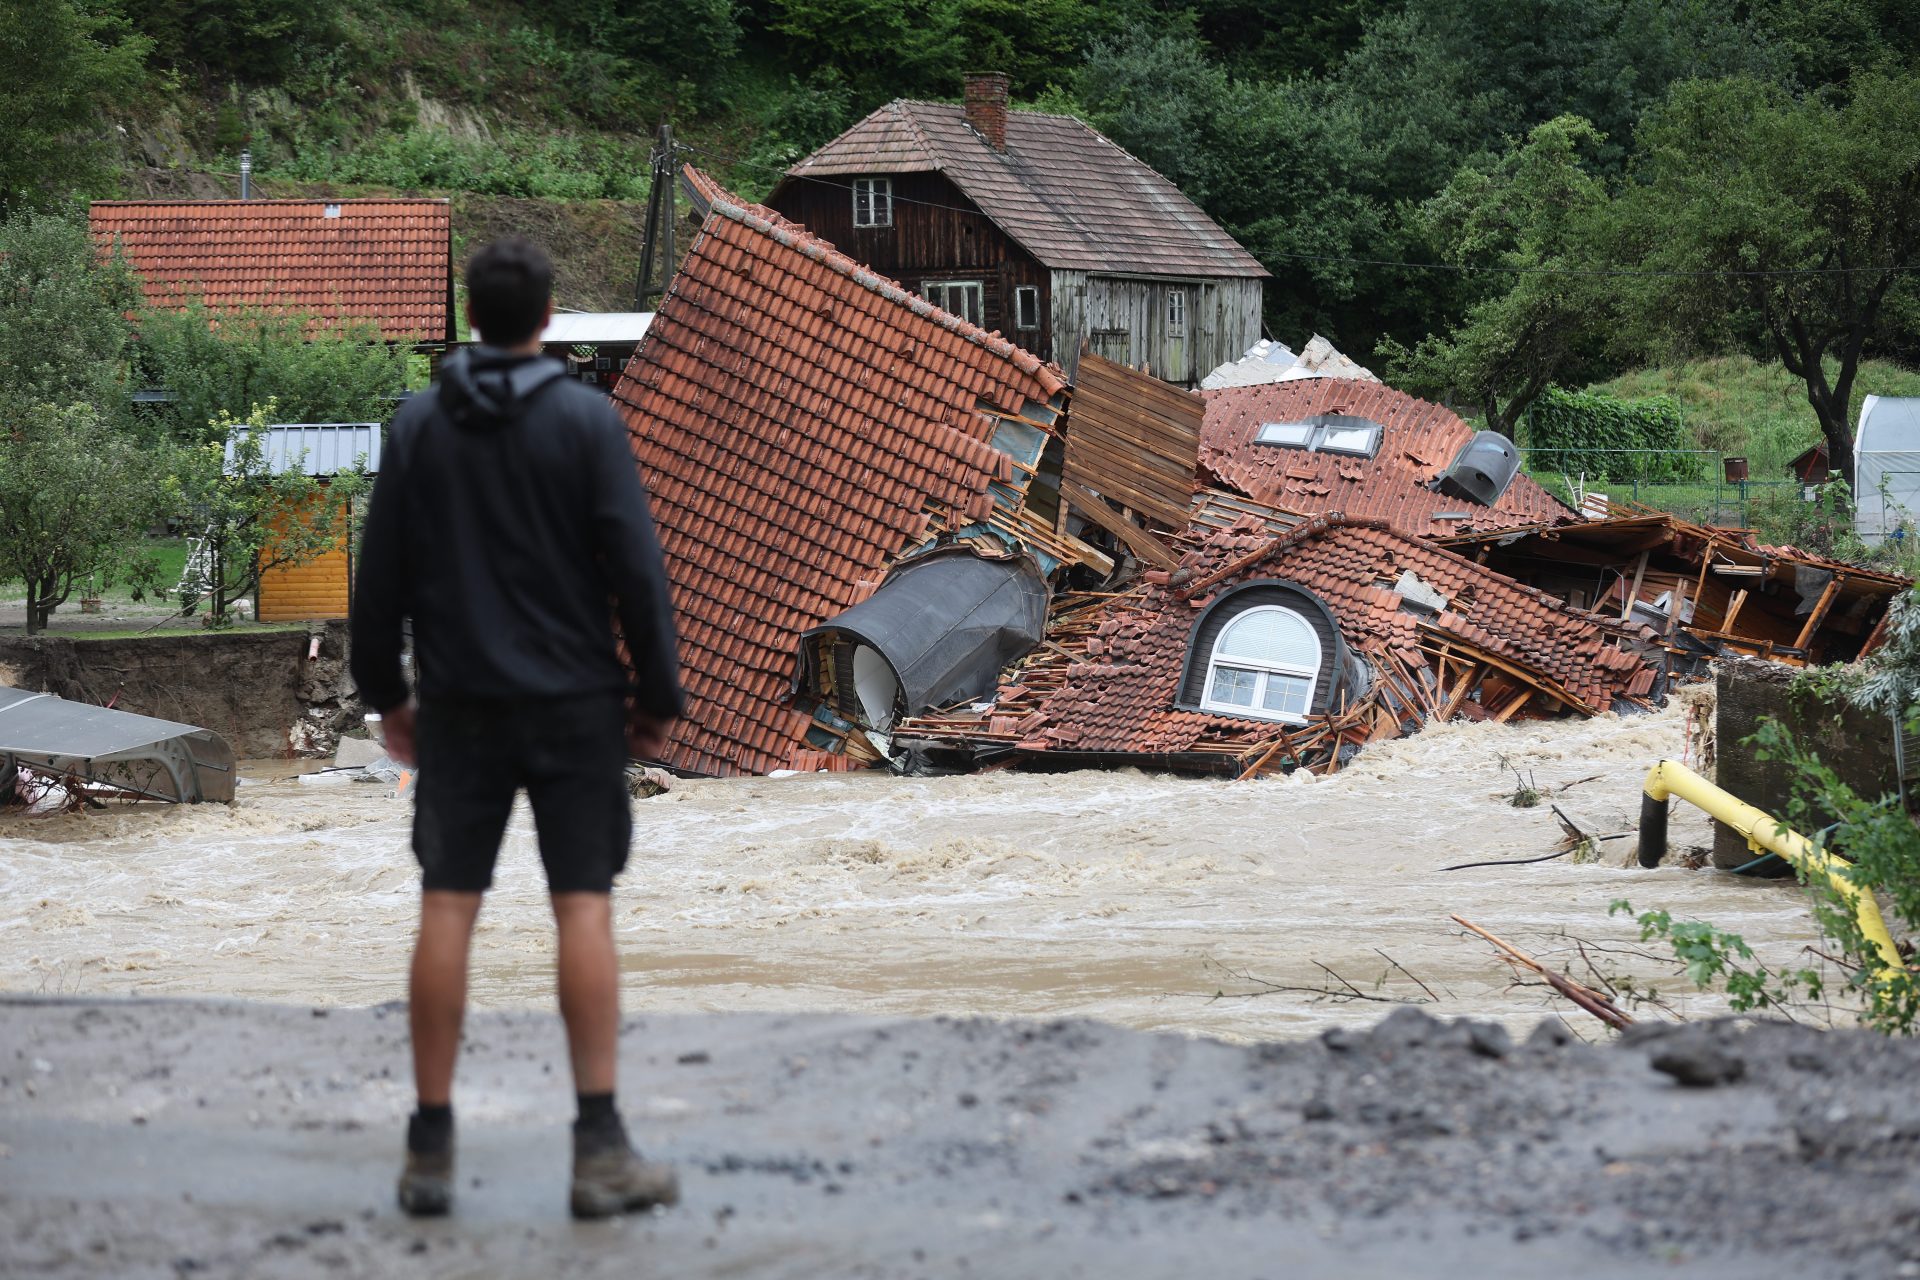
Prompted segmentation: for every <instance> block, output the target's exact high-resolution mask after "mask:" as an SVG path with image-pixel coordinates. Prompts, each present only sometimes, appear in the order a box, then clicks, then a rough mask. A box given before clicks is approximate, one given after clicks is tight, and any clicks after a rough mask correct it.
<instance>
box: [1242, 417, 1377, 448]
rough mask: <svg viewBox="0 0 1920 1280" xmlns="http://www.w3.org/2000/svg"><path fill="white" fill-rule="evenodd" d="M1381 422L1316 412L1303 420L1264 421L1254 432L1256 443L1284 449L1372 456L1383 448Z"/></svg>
mask: <svg viewBox="0 0 1920 1280" xmlns="http://www.w3.org/2000/svg"><path fill="white" fill-rule="evenodd" d="M1384 434H1385V431H1384V430H1383V429H1382V428H1381V426H1380V424H1379V423H1377V422H1373V421H1371V420H1369V419H1367V418H1356V417H1353V416H1351V415H1349V414H1344V413H1316V414H1314V415H1313V416H1312V417H1311V418H1306V419H1303V420H1301V421H1299V422H1263V423H1261V424H1260V429H1259V430H1258V431H1256V432H1254V436H1253V439H1254V442H1255V443H1256V444H1270V445H1274V446H1276V447H1278V448H1281V449H1305V450H1306V451H1307V452H1309V453H1341V454H1346V455H1349V456H1351V457H1355V458H1371V457H1372V456H1373V455H1374V454H1376V453H1378V452H1380V438H1381V437H1382V436H1383V435H1384Z"/></svg>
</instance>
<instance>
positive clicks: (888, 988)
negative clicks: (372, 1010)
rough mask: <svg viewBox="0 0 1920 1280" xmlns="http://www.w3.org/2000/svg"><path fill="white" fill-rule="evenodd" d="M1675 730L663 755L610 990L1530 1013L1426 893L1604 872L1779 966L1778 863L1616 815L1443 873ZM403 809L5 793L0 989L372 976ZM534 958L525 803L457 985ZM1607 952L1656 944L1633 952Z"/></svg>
mask: <svg viewBox="0 0 1920 1280" xmlns="http://www.w3.org/2000/svg"><path fill="white" fill-rule="evenodd" d="M1682 724H1683V720H1682V716H1681V713H1680V712H1679V711H1678V709H1671V710H1668V711H1666V712H1663V713H1661V714H1659V715H1655V716H1648V717H1641V718H1637V719H1616V718H1611V717H1608V718H1602V719H1598V720H1593V721H1569V722H1559V723H1553V724H1545V723H1533V724H1520V725H1507V726H1499V725H1491V724H1480V725H1470V724H1455V725H1448V726H1444V727H1441V728H1437V729H1432V730H1429V731H1428V732H1426V733H1424V734H1422V735H1420V736H1419V737H1416V738H1411V739H1406V740H1402V741H1398V742H1393V743H1388V744H1383V745H1381V746H1377V747H1374V748H1372V749H1370V750H1368V751H1367V752H1366V753H1365V754H1364V755H1362V756H1361V757H1360V758H1359V759H1358V760H1356V761H1355V762H1354V763H1353V764H1352V765H1351V766H1349V768H1348V769H1347V770H1346V771H1345V772H1343V773H1342V774H1340V775H1339V776H1337V777H1334V778H1331V779H1323V780H1317V781H1316V780H1311V779H1306V778H1296V779H1287V778H1274V779H1267V780H1262V781H1258V782H1220V781H1198V780H1193V779H1181V778H1168V777H1158V776H1151V775H1146V774H1141V773H1136V772H1132V771H1121V772H1082V773H1070V774H1052V775H1032V774H1016V773H1007V772H1002V773H995V774H989V775H984V776H974V777H958V778H935V779H899V778H893V777H888V776H882V775H839V776H832V775H825V774H821V775H814V776H810V777H800V778H785V779H757V780H744V781H725V782H689V783H683V784H681V785H680V786H679V787H678V788H676V789H675V790H674V791H673V792H671V793H670V794H668V795H666V796H662V797H658V798H656V799H652V800H646V801H640V802H637V803H636V805H635V836H634V848H633V857H632V862H631V864H630V865H629V868H628V871H627V874H626V876H625V877H624V878H623V880H622V883H621V885H620V887H619V889H618V890H617V897H616V906H615V919H616V929H617V931H618V934H619V941H620V945H621V948H622V953H623V963H624V965H625V969H626V973H627V979H626V984H625V991H626V995H625V999H626V1004H627V1007H628V1009H629V1011H631V1012H640V1011H644V1010H648V1009H657V1010H667V1009H676V1010H689V1009H692V1010H735V1009H835V1010H855V1011H862V1012H868V1013H891V1014H939V1013H944V1014H971V1013H984V1014H990V1015H1001V1016H1008V1015H1031V1016H1056V1015H1089V1016H1095V1017H1100V1018H1105V1019H1109V1020H1112V1021H1116V1022H1120V1023H1124V1024H1128V1025H1132V1026H1137V1027H1146V1028H1157V1029H1178V1030H1189V1031H1204V1032H1208V1033H1212V1034H1221V1035H1228V1036H1235V1037H1266V1036H1276V1035H1294V1034H1301V1033H1304V1032H1308V1031H1313V1030H1318V1029H1320V1028H1321V1027H1323V1026H1325V1025H1327V1024H1328V1023H1330V1022H1333V1021H1370V1020H1372V1019H1373V1018H1375V1017H1377V1016H1378V1015H1379V1014H1380V1013H1382V1012H1383V1011H1384V1009H1385V1007H1386V1006H1383V1005H1380V1004H1376V1003H1371V1002H1367V1001H1360V1000H1349V1001H1346V1002H1339V1001H1334V1000H1329V999H1326V998H1323V997H1319V996H1316V995H1315V994H1313V993H1311V992H1305V993H1302V992H1267V993H1264V994H1259V995H1254V996H1251V997H1249V998H1240V997H1245V996H1248V993H1252V992H1256V991H1260V990H1261V987H1260V986H1259V984H1258V983H1256V982H1253V981H1249V980H1248V978H1246V977H1238V976H1235V975H1250V976H1251V977H1254V978H1258V979H1264V980H1265V981H1266V982H1267V983H1271V984H1275V985H1278V986H1282V987H1315V988H1317V987H1335V988H1337V987H1339V985H1340V984H1339V982H1337V981H1336V980H1335V979H1334V978H1332V977H1330V976H1329V975H1328V974H1327V973H1326V972H1325V971H1324V970H1322V969H1321V968H1319V967H1318V966H1319V965H1325V966H1327V968H1328V969H1331V970H1332V971H1333V972H1334V973H1336V974H1338V975H1339V978H1340V979H1344V980H1345V981H1346V982H1349V983H1352V984H1353V985H1354V986H1355V987H1356V988H1358V989H1359V990H1360V991H1362V992H1365V993H1366V994H1368V995H1386V996H1409V995H1411V996H1418V995H1421V994H1422V992H1421V989H1420V987H1419V986H1417V985H1416V984H1415V982H1414V981H1413V978H1417V979H1418V980H1419V982H1422V983H1424V984H1425V985H1426V986H1427V987H1429V988H1431V989H1432V991H1433V992H1434V993H1435V994H1436V995H1437V996H1439V997H1440V999H1439V1003H1438V1004H1437V1005H1435V1006H1433V1007H1434V1011H1435V1012H1444V1013H1455V1014H1474V1015H1480V1016H1497V1017H1502V1018H1505V1019H1508V1020H1509V1021H1512V1022H1513V1023H1515V1024H1516V1025H1525V1024H1527V1023H1530V1022H1531V1021H1532V1020H1534V1019H1536V1018H1537V1017H1538V1016H1539V1015H1540V1014H1541V1013H1542V1012H1543V1011H1547V1010H1550V1009H1556V1008H1565V1006H1564V1005H1557V1004H1556V1003H1555V1002H1554V1001H1553V1000H1552V999H1551V998H1549V997H1546V996H1543V994H1542V993H1541V992H1540V990H1539V989H1537V988H1515V987H1513V986H1512V984H1511V974H1510V973H1509V971H1508V970H1507V968H1506V967H1505V965H1503V964H1502V963H1501V962H1500V961H1499V960H1498V959H1497V958H1496V957H1495V955H1494V953H1493V951H1492V950H1491V949H1490V948H1489V947H1488V946H1487V945H1486V944H1485V943H1484V942H1482V941H1480V940H1478V939H1476V938H1473V937H1471V936H1468V935H1465V934H1463V932H1462V931H1461V930H1460V929H1459V928H1458V926H1456V925H1454V924H1453V923H1452V922H1451V921H1449V920H1448V918H1447V917H1448V916H1449V914H1451V913H1459V914H1461V915H1463V916H1465V917H1467V918H1468V919H1470V920H1473V921H1475V922H1476V923H1478V924H1480V925H1482V926H1483V927H1485V928H1487V929H1490V930H1492V931H1493V932H1494V933H1496V934H1500V935H1501V936H1503V937H1505V938H1507V939H1508V940H1509V941H1511V942H1514V943H1515V944H1517V945H1519V946H1521V947H1523V948H1525V949H1527V950H1530V951H1532V952H1534V953H1535V954H1543V955H1545V954H1550V953H1551V954H1558V953H1559V952H1560V951H1562V950H1564V949H1565V948H1566V947H1568V946H1569V945H1570V944H1568V943H1567V942H1566V941H1565V940H1564V938H1560V937H1558V936H1557V935H1560V934H1563V933H1564V934H1571V935H1574V936H1577V937H1580V938H1584V939H1589V940H1593V941H1597V942H1599V943H1601V944H1603V945H1608V946H1624V945H1627V944H1629V943H1632V942H1633V941H1634V937H1633V930H1632V926H1631V925H1630V923H1629V922H1628V921H1627V920H1626V919H1625V918H1624V917H1621V918H1614V919H1609V918H1608V915H1607V907H1608V904H1609V903H1610V902H1612V901H1614V900H1615V899H1618V898H1631V899H1632V900H1633V902H1634V903H1635V904H1636V906H1640V907H1652V906H1664V907H1667V908H1668V909H1670V910H1672V911H1673V912H1674V914H1675V915H1676V916H1695V917H1701V918H1705V919H1710V920H1713V921H1715V922H1716V923H1718V924H1720V925H1722V926H1723V927H1725V928H1728V929H1732V930H1734V931H1736V932H1739V933H1742V934H1744V935H1745V936H1746V938H1747V939H1748V941H1749V942H1751V943H1753V944H1754V946H1755V947H1756V949H1757V950H1758V951H1759V952H1760V954H1761V956H1762V958H1763V959H1767V960H1771V961H1783V960H1787V959H1791V958H1792V957H1793V956H1794V955H1795V954H1796V953H1797V952H1798V951H1799V950H1800V948H1801V947H1803V946H1804V945H1805V944H1807V943H1809V942H1811V941H1813V940H1814V939H1815V937H1816V932H1815V929H1814V925H1813V922H1812V919H1811V917H1810V915H1809V913H1808V911H1807V909H1806V906H1805V904H1804V902H1803V900H1802V898H1801V897H1800V895H1799V894H1798V893H1797V892H1796V891H1795V890H1794V889H1793V888H1792V887H1791V886H1787V885H1781V884H1778V883H1770V882H1754V881H1747V880H1742V879H1739V878H1736V877H1733V876H1730V875H1727V874H1725V873H1722V872H1715V871H1711V870H1704V871H1687V870H1683V869H1679V868H1662V869H1660V870H1657V871H1643V870H1641V869H1640V868H1639V867H1637V866H1625V865H1622V864H1623V863H1624V862H1625V861H1626V860H1627V859H1628V857H1629V855H1630V852H1631V847H1632V843H1633V842H1632V840H1631V839H1627V840H1618V841H1612V842H1609V843H1606V844H1604V845H1603V846H1602V849H1603V850H1604V854H1603V857H1604V861H1603V862H1601V863H1598V864H1585V865H1576V864H1573V863H1571V862H1570V861H1568V860H1565V859H1562V860H1559V861H1555V862H1546V863H1541V864H1538V865H1534V866H1521V867H1494V868H1480V869H1475V870H1468V871H1454V872H1446V871H1442V870H1440V868H1442V867H1445V866H1448V865H1450V864H1453V863H1459V862H1468V861H1475V860H1478V859H1483V858H1521V857H1529V856H1533V855H1537V854H1541V853H1546V852H1550V851H1551V850H1552V849H1553V848H1554V846H1555V843H1556V841H1557V840H1558V838H1559V835H1560V831H1559V827H1558V825H1557V823H1556V822H1555V820H1554V818H1553V816H1552V814H1551V812H1550V810H1549V809H1548V808H1547V806H1546V805H1545V804H1544V803H1543V804H1542V805H1541V806H1540V807H1538V808H1534V809H1515V808H1513V807H1511V806H1510V805H1509V804H1508V803H1507V796H1508V795H1510V794H1511V792H1512V791H1513V788H1514V783H1513V778H1512V775H1511V774H1510V773H1509V772H1508V771H1507V770H1505V769H1504V768H1503V767H1502V765H1501V763H1500V760H1501V757H1502V756H1505V757H1506V758H1507V759H1508V760H1510V761H1511V762H1512V764H1513V765H1515V766H1517V767H1518V768H1520V769H1521V770H1522V771H1527V772H1531V773H1532V774H1533V775H1534V776H1535V778H1536V780H1537V782H1538V784H1539V786H1540V787H1541V788H1542V789H1543V790H1545V791H1550V792H1554V791H1555V789H1556V788H1560V787H1563V786H1565V787H1566V789H1565V790H1563V791H1557V792H1555V793H1554V794H1551V795H1550V796H1549V797H1548V798H1549V799H1550V800H1552V801H1555V802H1557V803H1559V804H1560V805H1561V806H1562V807H1563V808H1565V809H1566V810H1567V811H1568V812H1569V813H1570V814H1571V815H1573V816H1574V817H1575V818H1577V819H1578V820H1580V821H1581V822H1582V823H1583V824H1584V825H1586V826H1587V827H1588V828H1589V829H1590V830H1597V831H1601V832H1608V833H1611V832H1625V831H1628V830H1630V829H1631V828H1632V827H1633V825H1634V823H1635V822H1636V820H1637V815H1638V808H1639V789H1640V780H1641V778H1642V776H1643V775H1644V773H1645V771H1646V769H1647V767H1648V766H1649V765H1650V764H1652V763H1653V762H1654V761H1655V760H1657V759H1659V758H1661V757H1662V756H1678V755H1679V754H1680V752H1681V749H1682V742H1681V735H1682ZM1596 775H1597V777H1596ZM1589 779H1591V780H1589ZM1566 784H1575V785H1571V786H1566ZM410 818H411V810H410V807H409V806H408V805H407V804H406V802H404V801H394V800H391V799H387V798H385V796H384V795H383V794H382V793H381V789H379V788H376V787H371V786H363V785H357V784H347V785H339V786H330V787H315V786H302V785H299V784H297V783H296V782H294V781H292V780H291V779H284V778H283V779H278V780H267V781H262V782H260V783H257V784H256V785H251V786H248V787H245V788H243V789H242V791H241V801H240V803H239V804H238V805H237V806H234V807H231V808H226V807H220V806H205V807H198V808H176V809H158V808H148V809H143V810H138V811H132V810H118V811H109V812H105V813H100V812H95V813H90V814H82V815H70V816H62V817H57V818H52V819H41V820H31V819H8V820H5V821H4V825H0V987H6V988H10V989H13V990H27V991H66V992H73V991H78V992H86V993H113V994H164V995H218V996H243V997H253V998H264V999H276V1000H293V1001H305V1002H312V1003H320V1004H368V1003H374V1002H378V1001H382V1000H389V999H396V998H399V997H401V996H403V995H404V981H405V969H406V958H407V952H408V948H409V945H410V942H411V938H410V932H411V928H412V922H413V917H414V912H415V908H416V901H417V889H416V878H415V877H416V871H415V868H414V864H413V862H412V858H411V854H410V853H409V851H408V848H407V833H408V825H409V822H410ZM1709 841H1710V832H1709V827H1708V823H1707V820H1706V819H1705V818H1704V816H1702V815H1700V814H1698V813H1697V812H1695V811H1693V810H1691V809H1689V808H1687V807H1686V806H1684V805H1678V804H1676V805H1675V808H1674V815H1673V842H1674V846H1675V847H1676V848H1684V847H1685V846H1687V845H1705V844H1707V843H1709ZM1383 952H1384V953H1385V956H1390V957H1391V958H1392V960H1393V961H1396V962H1398V964H1399V965H1400V966H1402V967H1403V968H1404V969H1405V970H1406V973H1402V972H1400V971H1399V970H1396V969H1394V968H1393V967H1392V966H1391V965H1390V964H1389V963H1388V961H1387V960H1386V959H1385V958H1384V957H1383V956H1382V954H1381V953H1383ZM551 957H552V937H551V926H550V922H549V916H548V913H547V907H546V900H545V896H544V887H543V884H542V881H541V877H540V867H539V860H538V856H537V854H536V852H535V848H534V843H533V832H532V826H531V822H530V819H529V817H528V815H527V813H526V811H525V807H524V804H523V805H522V806H521V807H520V808H519V810H518V811H517V812H516V813H515V816H514V820H513V824H512V826H511V828H510V831H509V835H508V839H507V845H506V848H505V849H504V850H503V852H502V856H501V866H500V870H499V873H498V875H497V877H496V888H495V890H494V892H493V893H492V894H491V895H490V896H489V899H488V904H487V908H486V910H485V912H484V913H483V915H482V917H481V925H480V931H479V935H478V938H477V941H476V946H475V963H474V981H473V996H474V999H475V1000H476V1002H478V1003H480V1004H483V1005H493V1006H502V1005H526V1004H539V1003H544V1002H546V1001H547V1000H549V999H550V998H551V997H550V991H551V981H552V980H551ZM1606 963H1607V964H1608V965H1609V966H1611V967H1612V968H1613V969H1615V970H1616V971H1618V972H1624V973H1630V974H1634V975H1637V976H1640V977H1642V978H1645V977H1647V976H1649V975H1651V974H1654V973H1656V972H1657V970H1656V969H1655V968H1654V967H1653V966H1651V965H1650V964H1649V963H1648V962H1646V961H1644V960H1640V959H1637V958H1635V957H1633V956H1630V955H1613V956H1609V957H1607V958H1606ZM1407 974H1411V975H1413V978H1409V977H1408V976H1407ZM1681 986H1682V984H1680V983H1675V982H1671V981H1668V982H1665V983H1663V991H1664V990H1668V989H1670V990H1671V993H1672V994H1674V995H1681V994H1682V991H1681ZM1222 992H1224V993H1225V998H1215V997H1216V993H1222ZM1678 1003H1679V1005H1680V1007H1682V1008H1683V1009H1685V1010H1686V1011H1688V1012H1689V1013H1700V1012H1707V1011H1710V1010H1711V1009H1713V1008H1715V1007H1717V1006H1716V1003H1715V1002H1714V1001H1713V1000H1711V999H1709V998H1705V997H1698V996H1690V997H1687V998H1684V999H1681V1000H1680V1001H1679V1002H1678ZM1575 1016H1576V1017H1578V1016H1582V1015H1577V1014H1576V1015H1575Z"/></svg>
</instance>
